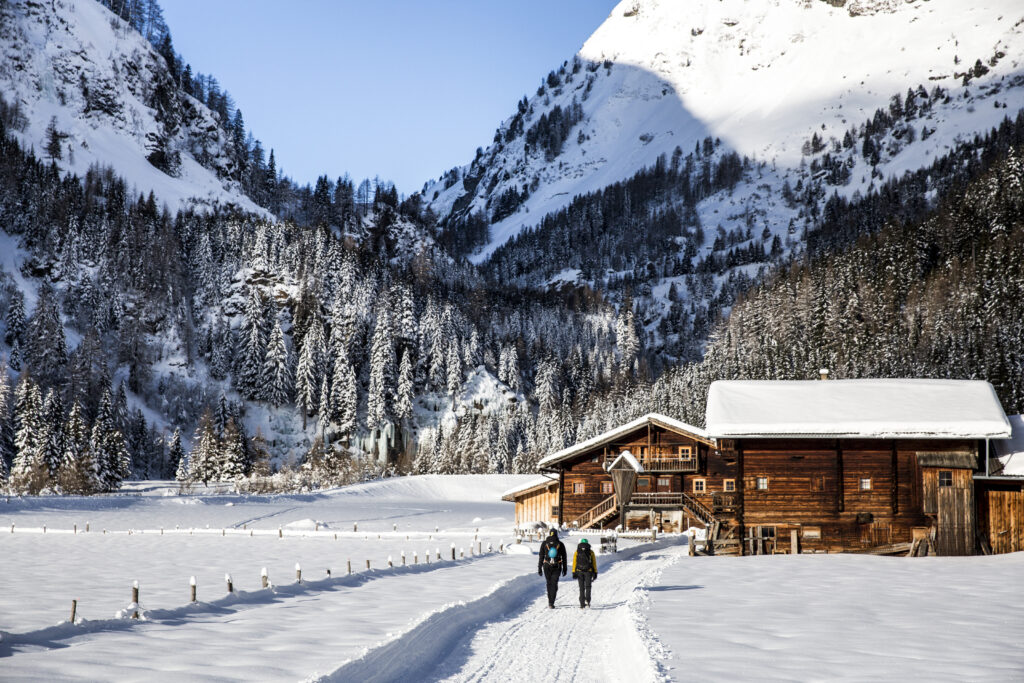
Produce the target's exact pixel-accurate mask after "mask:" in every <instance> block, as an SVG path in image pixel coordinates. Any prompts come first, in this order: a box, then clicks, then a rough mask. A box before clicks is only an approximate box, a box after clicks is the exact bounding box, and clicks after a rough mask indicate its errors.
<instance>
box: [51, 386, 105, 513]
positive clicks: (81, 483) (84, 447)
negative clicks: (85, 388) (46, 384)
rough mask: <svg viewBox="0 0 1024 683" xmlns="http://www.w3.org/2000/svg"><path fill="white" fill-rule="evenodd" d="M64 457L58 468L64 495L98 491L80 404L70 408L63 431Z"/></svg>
mask: <svg viewBox="0 0 1024 683" xmlns="http://www.w3.org/2000/svg"><path fill="white" fill-rule="evenodd" d="M64 431H65V433H66V435H67V438H66V439H65V442H64V457H63V459H62V460H61V466H60V485H61V488H62V489H63V490H64V491H65V492H66V493H78V494H88V493H95V492H96V491H99V490H100V483H99V481H98V480H97V479H96V477H95V475H96V468H95V466H94V463H93V461H92V459H91V457H90V456H91V453H90V450H89V427H88V425H86V424H85V418H84V417H83V416H82V404H81V403H78V402H77V401H76V402H75V404H74V405H73V406H71V413H70V414H69V415H68V420H67V424H66V426H65V429H64Z"/></svg>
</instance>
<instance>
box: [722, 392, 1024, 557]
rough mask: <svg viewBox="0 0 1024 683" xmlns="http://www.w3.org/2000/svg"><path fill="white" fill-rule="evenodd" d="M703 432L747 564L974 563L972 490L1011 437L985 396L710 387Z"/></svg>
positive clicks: (994, 402) (995, 403) (991, 397)
mask: <svg viewBox="0 0 1024 683" xmlns="http://www.w3.org/2000/svg"><path fill="white" fill-rule="evenodd" d="M823 376H827V375H823ZM706 422H707V425H708V431H709V432H710V433H711V434H713V435H714V436H715V438H716V441H717V443H718V447H719V449H720V450H721V451H722V453H723V454H726V453H728V454H731V455H732V456H733V457H735V458H736V459H737V461H738V462H739V463H740V469H741V473H740V486H739V488H740V496H741V498H742V505H741V506H740V514H739V515H738V517H737V518H736V519H735V520H734V523H735V526H736V532H737V533H736V535H737V537H739V538H741V539H742V540H743V549H744V551H745V552H748V553H749V552H772V551H783V552H802V551H824V550H827V551H856V550H862V551H863V550H871V551H874V552H884V551H885V550H886V549H893V550H897V549H899V550H902V549H903V548H904V547H905V546H907V545H909V546H910V547H911V548H913V549H914V550H915V552H916V551H918V550H919V549H921V550H927V551H930V552H932V553H936V554H940V555H969V554H973V553H974V552H976V550H977V549H978V548H979V538H978V536H977V533H978V529H979V525H978V519H977V505H976V498H975V488H976V481H975V478H976V475H977V476H979V477H981V478H982V479H983V478H984V476H985V471H984V470H982V469H981V468H982V467H983V466H984V462H983V461H982V458H984V456H985V454H986V453H988V452H989V451H990V448H991V442H992V440H998V439H1005V438H1007V437H1008V436H1009V435H1010V424H1009V422H1008V420H1007V418H1006V415H1005V414H1004V413H1003V409H1002V406H1000V404H999V400H998V398H997V397H996V394H995V390H994V389H993V388H992V386H991V385H990V384H989V383H988V382H980V381H960V380H922V379H857V380H825V381H721V382H715V383H713V384H712V385H711V388H710V390H709V392H708V405H707V415H706ZM979 456H980V457H979ZM915 542H916V546H915V545H914V544H915Z"/></svg>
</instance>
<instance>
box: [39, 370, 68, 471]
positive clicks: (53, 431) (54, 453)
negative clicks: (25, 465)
mask: <svg viewBox="0 0 1024 683" xmlns="http://www.w3.org/2000/svg"><path fill="white" fill-rule="evenodd" d="M43 435H44V436H43V440H44V443H42V444H41V447H42V449H43V454H42V459H43V461H44V462H45V463H46V468H47V477H48V478H49V479H50V480H51V481H53V482H56V481H57V475H58V473H59V471H60V465H61V461H62V460H63V459H64V449H65V446H66V444H65V442H66V435H65V431H64V404H63V402H62V401H61V400H60V394H59V393H57V392H55V391H53V390H52V389H51V390H49V391H47V392H46V398H45V399H44V401H43Z"/></svg>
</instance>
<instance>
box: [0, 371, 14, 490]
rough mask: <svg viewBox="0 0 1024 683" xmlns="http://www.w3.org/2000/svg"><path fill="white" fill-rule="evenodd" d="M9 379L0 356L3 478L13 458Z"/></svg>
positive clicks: (0, 422) (0, 452)
mask: <svg viewBox="0 0 1024 683" xmlns="http://www.w3.org/2000/svg"><path fill="white" fill-rule="evenodd" d="M11 403H12V396H11V379H10V375H8V374H7V363H6V362H5V361H4V359H3V358H0V468H2V469H3V472H4V478H6V477H7V475H8V474H9V473H10V464H11V462H12V461H13V460H14V421H13V418H12V415H11V408H12V406H11Z"/></svg>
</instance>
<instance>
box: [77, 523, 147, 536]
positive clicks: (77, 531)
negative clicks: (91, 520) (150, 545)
mask: <svg viewBox="0 0 1024 683" xmlns="http://www.w3.org/2000/svg"><path fill="white" fill-rule="evenodd" d="M75 533H76V534H77V533H78V524H77V523H76V524H75ZM160 533H163V529H161V530H160Z"/></svg>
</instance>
